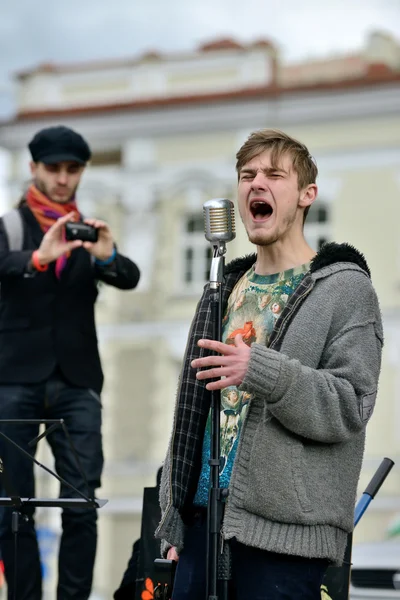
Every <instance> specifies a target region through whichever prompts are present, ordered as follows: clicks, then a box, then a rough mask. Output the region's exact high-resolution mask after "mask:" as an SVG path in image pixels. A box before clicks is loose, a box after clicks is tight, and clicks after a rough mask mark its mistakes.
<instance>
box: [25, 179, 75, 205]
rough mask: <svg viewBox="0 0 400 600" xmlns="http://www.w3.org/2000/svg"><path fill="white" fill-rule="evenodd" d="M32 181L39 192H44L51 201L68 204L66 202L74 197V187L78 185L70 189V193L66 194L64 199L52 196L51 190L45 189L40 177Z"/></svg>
mask: <svg viewBox="0 0 400 600" xmlns="http://www.w3.org/2000/svg"><path fill="white" fill-rule="evenodd" d="M34 183H35V186H36V187H37V189H38V190H39V191H40V192H42V194H44V195H45V196H46V197H47V198H48V199H49V200H51V201H52V202H56V203H57V204H68V202H70V201H71V199H72V198H73V197H74V195H75V192H76V189H77V187H78V186H76V187H75V188H74V189H73V190H72V192H71V193H70V194H68V197H67V198H66V199H65V200H60V199H58V198H54V196H52V194H51V191H50V190H48V189H47V186H46V184H45V183H44V181H42V180H41V179H38V178H36V179H35V182H34Z"/></svg>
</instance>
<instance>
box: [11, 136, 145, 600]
mask: <svg viewBox="0 0 400 600" xmlns="http://www.w3.org/2000/svg"><path fill="white" fill-rule="evenodd" d="M29 150H30V152H31V155H32V162H31V165H30V167H31V172H32V183H31V185H30V186H29V188H28V190H27V192H26V193H25V194H24V196H23V198H22V200H21V201H20V203H19V205H18V215H17V217H18V218H19V219H20V226H21V227H22V231H23V239H22V240H21V247H20V248H19V249H17V250H15V249H14V250H13V249H10V245H11V246H12V243H11V239H10V235H11V238H13V236H14V237H15V231H14V232H13V231H11V232H10V231H8V230H7V227H6V224H5V217H4V219H1V220H0V282H1V297H0V420H1V419H63V420H64V422H65V425H66V427H67V429H68V431H69V435H70V437H71V440H72V443H73V446H74V447H75V450H76V453H77V455H78V458H79V462H80V464H81V466H82V468H83V471H84V472H85V475H86V478H87V481H88V485H89V489H87V488H86V485H85V483H84V481H83V479H82V476H81V474H80V473H79V470H78V466H77V462H76V459H75V457H74V455H73V453H72V452H71V449H70V446H69V444H68V440H67V439H66V436H65V435H64V432H63V431H62V430H61V429H57V430H55V431H54V432H52V433H51V434H49V436H48V442H49V444H50V446H51V449H52V451H53V455H54V459H55V468H56V471H57V473H58V474H59V475H60V476H61V477H62V478H64V479H65V480H66V481H67V482H69V483H70V484H72V485H73V486H74V487H75V488H77V489H78V490H79V491H80V492H82V493H84V494H89V495H91V496H94V493H95V490H96V488H98V487H99V486H100V477H101V472H102V467H103V453H102V441H101V400H100V393H101V389H102V384H103V374H102V369H101V364H100V358H99V352H98V347H97V336H96V327H95V317H94V306H95V302H96V297H97V282H98V281H102V282H104V283H107V284H110V285H113V286H115V287H117V288H120V289H124V290H127V289H132V288H134V287H135V286H136V285H137V283H138V281H139V270H138V268H137V266H136V265H135V264H134V263H133V262H132V261H131V260H129V258H126V257H125V256H122V255H121V254H120V253H119V252H118V250H117V247H116V244H115V241H114V237H113V234H112V232H111V230H110V228H109V226H108V225H107V224H106V223H104V222H103V221H99V220H97V219H85V221H86V223H87V224H89V225H91V226H92V227H93V228H95V229H96V230H97V233H98V239H97V241H95V242H88V241H82V240H80V239H77V240H73V241H67V240H66V235H65V226H66V224H67V223H69V222H71V221H76V220H80V219H81V218H82V215H81V214H80V212H79V208H78V204H77V198H76V192H77V189H78V185H79V182H80V180H81V177H82V174H83V172H84V170H85V166H86V163H87V162H88V161H89V160H90V156H91V151H90V149H89V146H88V144H87V142H86V141H85V140H84V139H83V137H82V136H81V135H79V134H78V133H76V132H75V131H73V130H71V129H69V128H67V127H62V126H60V127H50V128H47V129H43V130H41V131H39V132H38V133H37V134H36V135H35V137H34V138H33V139H32V141H31V142H30V144H29ZM14 227H15V225H14ZM0 427H1V431H3V433H5V434H6V435H7V436H8V437H9V438H11V439H12V440H13V441H14V442H16V443H17V444H18V445H20V446H21V447H22V448H23V449H24V450H26V451H28V452H30V453H31V454H32V455H33V454H34V452H35V448H34V447H33V448H32V447H30V446H29V445H28V443H29V442H30V441H31V440H33V439H34V438H35V437H36V436H37V435H38V426H37V425H28V424H24V425H21V424H4V423H0ZM0 456H1V458H2V460H3V464H4V468H5V470H6V471H7V473H8V478H9V479H10V480H11V482H12V484H13V487H14V488H15V490H16V492H17V494H18V495H19V496H20V497H27V498H30V497H34V496H35V487H34V471H33V464H32V462H31V461H30V460H28V459H27V458H26V457H25V456H23V455H22V454H21V453H20V452H19V451H18V450H17V449H15V448H14V447H13V446H11V445H10V444H9V443H7V442H6V441H5V440H4V439H3V438H0ZM2 495H3V496H4V495H5V491H4V490H3V492H2ZM60 495H61V497H71V496H74V492H72V491H71V489H70V488H68V487H66V486H64V485H61V494H60ZM75 496H76V494H75ZM11 512H12V509H10V508H2V507H0V545H1V554H2V557H3V559H4V564H5V574H6V579H7V584H8V598H9V599H10V600H11V598H14V595H13V594H14V583H13V582H14V571H15V569H17V574H18V577H17V596H16V597H17V598H18V600H40V598H41V597H42V591H41V587H42V585H41V565H40V560H39V551H38V543H37V539H36V534H35V529H34V518H33V517H34V514H33V513H34V511H33V509H29V510H28V509H24V515H26V517H27V521H26V522H25V521H22V522H21V524H20V531H19V534H18V563H17V564H15V563H14V541H13V537H12V531H11ZM96 519H97V513H96V510H95V509H88V508H65V509H64V510H63V513H62V529H63V531H62V536H61V542H60V552H59V580H58V590H57V599H58V600H69V599H71V600H72V599H74V600H86V599H87V598H89V595H90V590H91V586H92V576H93V566H94V560H95V554H96V540H97V532H96Z"/></svg>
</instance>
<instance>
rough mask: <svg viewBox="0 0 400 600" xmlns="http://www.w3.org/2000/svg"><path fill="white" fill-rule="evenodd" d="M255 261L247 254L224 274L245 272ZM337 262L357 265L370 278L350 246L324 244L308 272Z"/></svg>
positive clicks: (237, 259) (363, 259)
mask: <svg viewBox="0 0 400 600" xmlns="http://www.w3.org/2000/svg"><path fill="white" fill-rule="evenodd" d="M256 260H257V255H256V254H248V255H246V256H242V257H240V258H235V259H234V260H232V261H231V262H230V263H228V264H227V266H226V269H225V274H229V273H235V272H240V271H244V272H245V271H247V270H248V269H250V267H251V266H252V265H254V263H255V262H256ZM338 262H351V263H355V264H356V265H358V266H359V267H360V268H361V269H362V270H363V271H365V272H366V273H367V274H368V277H371V272H370V270H369V267H368V264H367V261H366V260H365V257H364V255H363V254H362V253H361V252H359V250H357V249H356V248H354V246H351V245H350V244H336V243H335V242H329V243H327V244H324V245H323V246H322V248H321V249H320V251H319V252H318V254H317V255H316V256H315V257H314V258H313V260H312V261H311V267H310V272H311V273H315V271H318V270H319V269H322V268H323V267H327V266H329V265H332V264H334V263H338Z"/></svg>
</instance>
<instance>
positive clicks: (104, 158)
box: [90, 150, 122, 167]
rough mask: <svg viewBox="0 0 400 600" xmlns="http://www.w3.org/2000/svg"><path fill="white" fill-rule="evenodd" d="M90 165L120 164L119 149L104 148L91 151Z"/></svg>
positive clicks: (120, 155)
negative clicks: (98, 150) (101, 150)
mask: <svg viewBox="0 0 400 600" xmlns="http://www.w3.org/2000/svg"><path fill="white" fill-rule="evenodd" d="M90 164H91V165H92V167H109V166H115V165H117V166H119V165H121V164H122V152H121V150H104V151H103V152H93V154H92V158H91V160H90Z"/></svg>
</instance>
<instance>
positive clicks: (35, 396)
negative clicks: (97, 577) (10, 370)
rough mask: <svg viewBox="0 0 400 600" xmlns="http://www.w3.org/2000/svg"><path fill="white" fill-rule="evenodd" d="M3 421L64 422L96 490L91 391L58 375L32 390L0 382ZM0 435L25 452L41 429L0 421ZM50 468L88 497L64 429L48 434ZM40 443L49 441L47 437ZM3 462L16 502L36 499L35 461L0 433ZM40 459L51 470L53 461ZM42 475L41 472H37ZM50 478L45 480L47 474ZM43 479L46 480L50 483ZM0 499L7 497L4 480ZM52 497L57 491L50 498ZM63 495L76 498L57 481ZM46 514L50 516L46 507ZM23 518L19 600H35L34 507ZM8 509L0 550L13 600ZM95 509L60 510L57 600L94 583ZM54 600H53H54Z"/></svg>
mask: <svg viewBox="0 0 400 600" xmlns="http://www.w3.org/2000/svg"><path fill="white" fill-rule="evenodd" d="M1 419H64V422H65V425H66V427H67V429H68V433H69V435H70V438H71V440H72V443H73V446H74V448H75V449H76V453H77V455H78V457H79V460H80V463H81V466H82V469H83V471H84V473H85V475H86V478H87V481H88V484H89V489H90V494H93V493H94V490H95V489H96V488H97V487H99V486H100V477H101V471H102V467H103V454H102V443H101V404H100V399H99V397H98V395H97V394H96V393H95V392H93V391H91V390H88V389H84V388H77V387H72V386H70V385H69V384H68V383H67V382H66V381H64V380H63V378H62V377H61V376H58V375H54V376H53V377H51V378H50V379H49V380H48V381H46V382H44V383H42V384H35V385H0V420H1ZM0 431H2V432H3V433H5V434H6V435H7V436H8V437H9V438H11V439H12V440H13V441H15V442H16V443H17V444H18V445H20V446H21V447H22V448H24V449H25V450H26V451H28V452H29V453H30V454H33V453H34V449H32V448H30V447H29V446H28V442H29V441H30V440H32V439H33V438H35V437H36V436H37V435H38V432H39V426H38V425H24V424H23V425H22V424H5V423H1V422H0ZM48 443H49V444H50V446H51V449H52V452H53V455H54V459H55V469H56V472H57V473H58V475H59V476H60V477H62V478H63V479H65V480H66V481H67V482H68V483H70V484H72V485H73V486H74V487H76V488H77V489H78V490H79V491H80V492H83V493H84V494H85V495H86V494H87V493H88V490H87V488H86V485H85V484H84V481H83V478H82V476H81V474H80V472H79V469H78V466H77V463H76V460H75V458H74V455H73V452H72V451H71V448H70V444H69V443H68V440H67V439H66V436H65V433H64V431H63V430H62V429H61V428H57V429H56V430H55V431H53V432H51V433H49V436H48ZM39 444H40V445H41V444H46V442H45V441H44V440H42V441H40V442H39ZM0 457H1V458H2V460H3V465H4V470H5V472H6V474H7V476H8V480H9V482H10V484H11V485H12V486H13V488H14V490H15V491H16V492H17V494H18V495H19V496H20V497H27V498H29V497H34V496H35V481H34V471H33V464H32V462H31V461H30V460H29V458H28V457H26V456H23V455H22V454H21V453H20V452H19V451H18V450H17V449H16V448H14V447H13V446H11V445H10V444H9V442H7V441H6V440H4V439H3V438H2V437H1V436H0ZM40 462H43V463H44V464H46V466H50V467H52V466H53V465H52V464H51V462H50V463H49V462H48V461H46V460H44V459H42V460H41V461H40ZM41 473H44V471H42V470H41ZM45 476H46V477H48V478H50V475H45ZM47 481H48V480H47ZM1 488H2V490H1V496H3V497H4V496H6V495H7V494H6V491H5V489H4V482H3V481H1ZM52 497H57V494H54V495H52ZM60 497H69V498H71V497H75V498H76V497H79V496H78V495H77V494H76V492H74V491H73V490H71V489H70V488H68V487H67V486H65V485H63V484H61V488H60ZM42 510H43V511H54V510H57V509H54V508H45V509H42ZM23 512H24V514H25V515H26V516H27V517H28V521H27V522H26V523H24V522H21V523H20V527H19V532H18V546H17V550H18V559H17V580H18V583H17V596H16V597H17V598H18V600H40V599H41V597H42V567H43V565H41V562H40V558H39V550H38V542H37V538H36V533H35V528H34V518H33V516H34V515H33V513H34V509H33V508H29V509H25V508H24V511H23ZM11 514H12V509H11V508H4V507H0V547H1V555H2V558H3V560H4V564H5V573H6V579H7V584H8V599H9V600H12V598H13V588H14V585H13V582H14V568H15V565H14V539H13V535H12V531H11ZM96 520H97V512H96V510H95V509H92V508H65V509H64V510H63V512H62V536H61V540H60V550H59V578H58V588H57V599H58V600H69V599H72V598H74V600H86V599H87V598H89V595H90V590H91V586H92V577H93V566H94V560H95V554H96V543H97V527H96ZM53 597H54V596H53Z"/></svg>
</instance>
